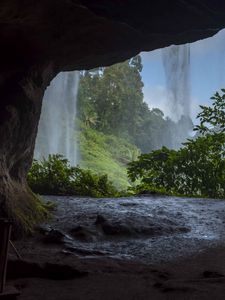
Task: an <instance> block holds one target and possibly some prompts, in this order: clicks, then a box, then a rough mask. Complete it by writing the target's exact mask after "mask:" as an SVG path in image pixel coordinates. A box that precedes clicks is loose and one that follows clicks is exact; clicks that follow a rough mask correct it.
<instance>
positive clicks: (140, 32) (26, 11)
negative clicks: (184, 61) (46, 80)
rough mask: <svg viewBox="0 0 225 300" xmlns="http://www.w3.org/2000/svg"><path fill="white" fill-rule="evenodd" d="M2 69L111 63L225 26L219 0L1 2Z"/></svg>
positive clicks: (224, 6)
mask: <svg viewBox="0 0 225 300" xmlns="http://www.w3.org/2000/svg"><path fill="white" fill-rule="evenodd" d="M0 22H1V26H0V38H1V56H0V72H1V73H4V72H5V73H8V72H17V71H18V70H23V69H26V68H30V67H31V66H36V65H40V64H45V63H49V62H52V63H53V64H54V67H55V69H56V70H57V71H61V70H64V71H65V70H74V69H89V68H93V67H96V66H100V65H102V66H103V65H110V64H113V63H115V62H119V61H122V60H125V59H127V58H129V57H131V56H134V55H136V54H137V53H139V52H140V51H151V50H154V49H157V48H162V47H165V46H168V45H171V44H182V43H187V42H193V41H196V40H199V39H203V38H206V37H209V36H212V35H214V34H215V33H216V32H218V31H219V30H220V29H222V28H224V27H225V1H218V0H213V1H212V0H202V1H200V0H190V1H185V0H173V1H171V0H170V1H169V0H157V1H141V0H138V1H137V0H96V1H94V0H38V1H37V0H1V2H0Z"/></svg>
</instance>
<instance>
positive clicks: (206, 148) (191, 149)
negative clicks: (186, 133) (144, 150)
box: [128, 90, 225, 198]
mask: <svg viewBox="0 0 225 300" xmlns="http://www.w3.org/2000/svg"><path fill="white" fill-rule="evenodd" d="M211 99H212V100H213V103H212V106H209V107H207V106H201V109H202V111H201V112H200V113H199V114H198V116H197V118H199V119H200V125H197V126H196V127H195V130H197V133H198V137H197V138H196V139H189V140H188V141H187V142H186V143H184V146H183V147H182V148H181V149H179V150H177V151H175V150H169V149H167V148H165V147H162V148H161V149H160V150H157V151H152V152H150V153H149V154H142V155H141V156H140V157H139V158H138V160H137V161H135V162H131V163H130V164H129V167H128V175H129V178H130V179H131V180H132V181H133V182H135V181H136V180H139V181H141V185H139V187H138V188H139V189H140V188H143V189H146V188H149V189H152V188H153V189H162V188H163V189H166V190H167V191H168V192H169V193H172V194H174V193H175V194H181V195H197V196H206V197H220V198H222V197H225V90H222V94H221V95H220V94H219V93H216V94H215V95H214V96H213V97H212V98H211Z"/></svg>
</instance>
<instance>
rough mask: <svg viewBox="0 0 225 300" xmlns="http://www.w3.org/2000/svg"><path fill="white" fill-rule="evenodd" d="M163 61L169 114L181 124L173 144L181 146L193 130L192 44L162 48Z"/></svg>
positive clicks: (176, 146) (174, 146)
mask: <svg viewBox="0 0 225 300" xmlns="http://www.w3.org/2000/svg"><path fill="white" fill-rule="evenodd" d="M162 62H163V67H164V72H165V78H166V89H167V101H168V103H167V105H168V110H169V116H170V118H171V119H172V120H173V121H174V122H176V123H178V125H179V126H178V127H179V130H178V131H177V132H176V133H175V134H174V136H173V141H172V144H173V148H179V147H180V146H181V143H182V142H184V141H185V139H186V138H187V137H188V136H189V133H190V131H191V118H190V106H191V97H190V45H189V44H186V45H180V46H175V45H173V46H170V47H167V48H164V49H162Z"/></svg>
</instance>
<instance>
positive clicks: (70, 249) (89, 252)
mask: <svg viewBox="0 0 225 300" xmlns="http://www.w3.org/2000/svg"><path fill="white" fill-rule="evenodd" d="M66 251H68V252H71V253H75V254H78V255H83V256H91V255H97V256H102V255H104V253H103V252H101V251H96V250H91V249H82V248H76V247H67V248H66Z"/></svg>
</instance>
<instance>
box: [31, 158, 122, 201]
mask: <svg viewBox="0 0 225 300" xmlns="http://www.w3.org/2000/svg"><path fill="white" fill-rule="evenodd" d="M27 180H28V184H29V186H30V187H31V189H32V190H33V191H34V192H35V193H38V194H42V195H79V196H91V197H111V196H117V191H116V189H115V188H114V186H113V185H112V183H111V182H110V181H109V180H108V177H107V175H96V174H94V173H93V172H91V171H90V170H84V169H81V168H80V167H79V166H77V167H72V166H70V164H69V161H68V160H67V159H66V158H64V157H63V156H62V155H59V154H53V155H49V157H48V159H43V160H42V161H37V160H34V161H33V165H32V167H31V169H30V171H29V173H28V177H27Z"/></svg>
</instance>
